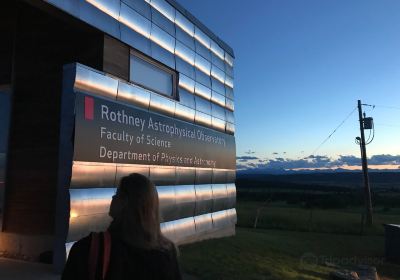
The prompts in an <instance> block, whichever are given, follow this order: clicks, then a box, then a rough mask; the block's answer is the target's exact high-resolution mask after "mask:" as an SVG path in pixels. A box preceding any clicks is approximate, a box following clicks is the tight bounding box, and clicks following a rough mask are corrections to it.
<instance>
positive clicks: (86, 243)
mask: <svg viewBox="0 0 400 280" xmlns="http://www.w3.org/2000/svg"><path fill="white" fill-rule="evenodd" d="M91 240H92V233H90V234H89V235H88V236H85V237H83V238H81V239H79V240H78V241H76V242H75V243H74V245H72V247H71V252H73V251H82V250H83V251H86V252H87V251H88V250H89V247H90V242H91Z"/></svg>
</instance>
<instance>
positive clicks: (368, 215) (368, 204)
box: [358, 100, 372, 226]
mask: <svg viewBox="0 0 400 280" xmlns="http://www.w3.org/2000/svg"><path fill="white" fill-rule="evenodd" d="M358 117H359V121H360V133H361V139H360V140H361V141H360V149H361V161H362V169H363V173H364V199H365V208H366V211H367V213H366V224H367V225H368V226H371V225H372V202H371V190H370V187H369V177H368V162H367V149H366V148H365V135H364V118H363V113H362V104H361V100H358Z"/></svg>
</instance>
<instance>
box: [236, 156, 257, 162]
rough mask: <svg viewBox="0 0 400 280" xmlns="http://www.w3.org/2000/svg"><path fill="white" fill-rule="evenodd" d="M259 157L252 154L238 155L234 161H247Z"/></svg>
mask: <svg viewBox="0 0 400 280" xmlns="http://www.w3.org/2000/svg"><path fill="white" fill-rule="evenodd" d="M257 159H259V158H258V157H253V156H240V157H236V161H238V162H248V161H251V160H257Z"/></svg>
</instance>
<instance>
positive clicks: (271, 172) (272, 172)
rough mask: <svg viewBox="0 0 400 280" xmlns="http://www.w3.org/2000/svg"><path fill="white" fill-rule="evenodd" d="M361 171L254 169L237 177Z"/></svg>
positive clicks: (238, 173) (239, 172) (373, 170)
mask: <svg viewBox="0 0 400 280" xmlns="http://www.w3.org/2000/svg"><path fill="white" fill-rule="evenodd" d="M361 172H362V171H361V170H349V169H344V168H336V169H308V170H291V169H276V168H274V169H272V168H254V169H251V168H250V169H244V170H238V171H237V172H236V174H237V175H290V174H317V173H323V174H324V173H325V174H332V173H361ZM368 172H370V173H375V172H378V173H400V169H368Z"/></svg>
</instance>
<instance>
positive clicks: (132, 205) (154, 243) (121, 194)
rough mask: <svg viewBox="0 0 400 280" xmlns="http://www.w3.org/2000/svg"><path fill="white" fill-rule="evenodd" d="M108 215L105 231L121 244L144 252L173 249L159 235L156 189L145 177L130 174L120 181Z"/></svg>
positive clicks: (168, 242)
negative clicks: (145, 250) (108, 221)
mask: <svg viewBox="0 0 400 280" xmlns="http://www.w3.org/2000/svg"><path fill="white" fill-rule="evenodd" d="M110 216H111V217H112V218H113V221H112V222H111V225H110V227H109V231H110V232H111V234H113V235H114V236H116V237H118V238H120V239H121V240H122V241H124V242H125V243H127V244H129V245H132V246H135V247H140V248H145V249H167V250H170V249H172V248H173V243H172V242H171V241H169V240H168V239H167V238H165V237H164V236H163V235H162V233H161V230H160V216H159V206H158V195H157V190H156V188H155V186H154V184H153V183H152V182H151V181H150V180H149V179H148V178H147V177H145V176H143V175H141V174H137V173H133V174H130V175H129V176H126V177H123V178H122V179H121V182H120V185H119V188H118V189H117V192H116V194H115V196H114V197H113V200H112V202H111V206H110Z"/></svg>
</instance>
